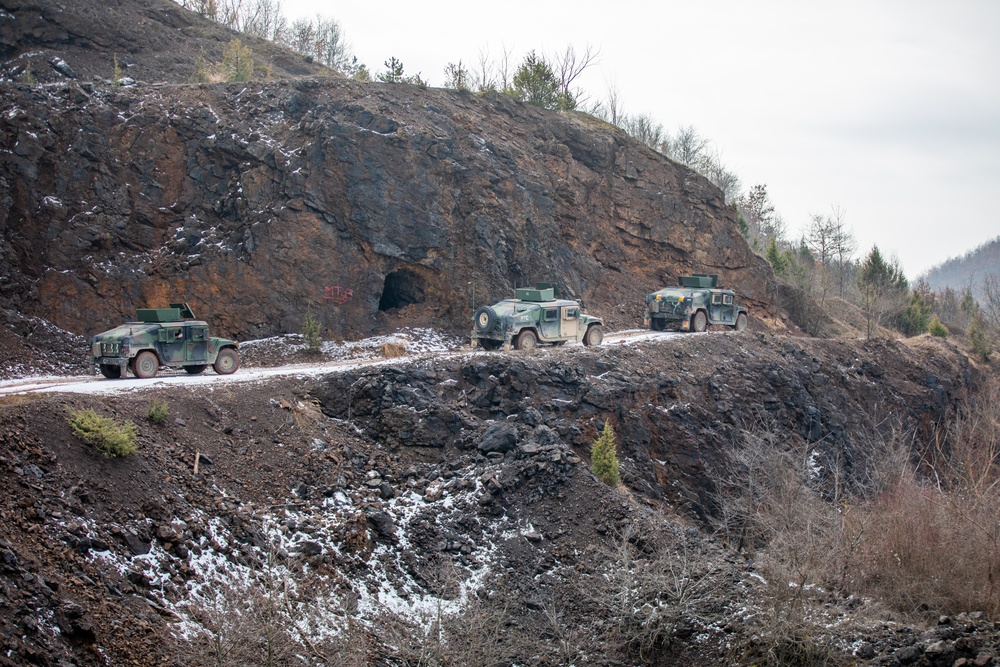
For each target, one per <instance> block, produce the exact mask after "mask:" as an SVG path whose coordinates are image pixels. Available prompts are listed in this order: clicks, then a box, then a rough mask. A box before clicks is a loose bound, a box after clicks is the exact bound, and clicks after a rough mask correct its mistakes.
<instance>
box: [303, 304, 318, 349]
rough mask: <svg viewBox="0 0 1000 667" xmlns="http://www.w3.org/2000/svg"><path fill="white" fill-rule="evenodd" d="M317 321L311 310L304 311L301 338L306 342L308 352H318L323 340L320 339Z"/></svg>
mask: <svg viewBox="0 0 1000 667" xmlns="http://www.w3.org/2000/svg"><path fill="white" fill-rule="evenodd" d="M319 334H320V326H319V320H317V319H316V316H315V315H313V312H312V308H309V309H308V310H306V317H305V319H304V320H303V321H302V337H303V338H304V339H305V341H306V348H307V349H308V350H309V351H310V352H319V348H320V345H322V344H323V339H322V338H320V335H319Z"/></svg>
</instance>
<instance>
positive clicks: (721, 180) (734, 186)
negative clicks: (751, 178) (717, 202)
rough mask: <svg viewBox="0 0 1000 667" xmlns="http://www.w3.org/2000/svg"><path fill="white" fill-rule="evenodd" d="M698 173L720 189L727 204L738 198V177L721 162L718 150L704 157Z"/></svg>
mask: <svg viewBox="0 0 1000 667" xmlns="http://www.w3.org/2000/svg"><path fill="white" fill-rule="evenodd" d="M700 173H701V175H702V176H704V177H705V178H707V179H708V180H710V181H712V183H713V184H715V186H716V187H717V188H719V189H720V190H722V195H723V197H725V199H726V203H727V204H731V203H733V202H735V201H736V200H737V199H738V198H739V196H740V177H739V176H737V175H736V174H735V173H733V172H731V171H729V170H728V169H727V168H726V167H725V166H724V165H723V164H722V157H721V156H720V155H719V153H718V152H715V153H712V154H711V155H707V156H706V157H705V160H704V161H703V166H702V169H701V171H700Z"/></svg>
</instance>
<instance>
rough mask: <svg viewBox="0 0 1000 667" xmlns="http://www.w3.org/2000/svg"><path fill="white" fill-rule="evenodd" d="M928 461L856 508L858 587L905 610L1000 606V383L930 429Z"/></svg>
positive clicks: (995, 611) (994, 611) (853, 568)
mask: <svg viewBox="0 0 1000 667" xmlns="http://www.w3.org/2000/svg"><path fill="white" fill-rule="evenodd" d="M929 435H930V444H929V446H928V447H927V448H926V449H925V450H924V451H923V452H922V456H921V460H920V466H919V468H916V469H913V470H912V471H911V472H910V474H907V475H904V476H900V477H899V478H898V479H897V480H896V483H895V484H894V485H893V486H892V487H891V488H890V489H889V490H888V491H887V492H885V493H883V494H882V495H880V496H879V497H878V498H876V499H875V500H874V501H873V502H871V503H868V504H866V505H863V506H860V507H858V508H856V510H855V515H856V517H857V520H863V521H865V522H866V523H867V524H868V528H867V530H866V531H865V532H866V538H865V539H864V540H863V544H862V548H860V549H859V550H858V552H857V553H856V554H854V557H853V558H852V560H851V563H850V566H849V567H848V568H847V569H848V571H849V572H851V573H852V576H851V578H850V581H849V584H850V585H851V586H852V587H853V588H854V589H856V590H860V591H863V592H866V593H869V594H875V595H879V596H880V597H881V598H882V599H884V600H885V601H886V602H887V603H888V604H890V605H891V606H892V607H894V608H895V609H898V610H900V611H902V612H913V611H914V610H917V609H918V608H929V609H931V610H934V611H937V612H939V613H956V612H960V611H971V610H977V611H984V612H986V613H987V614H989V615H990V616H992V617H994V618H995V617H997V616H998V615H1000V585H998V582H997V578H998V577H1000V383H997V382H995V381H994V382H992V383H991V384H990V385H989V386H987V387H986V388H985V389H984V390H983V391H982V392H981V393H980V395H978V396H977V397H976V398H975V400H974V401H972V402H970V404H969V405H968V406H967V407H966V408H965V409H963V410H962V411H961V413H960V414H958V415H957V416H956V417H955V418H954V419H953V420H952V422H951V424H950V425H949V426H948V427H946V428H944V429H941V430H938V431H933V432H931V433H930V434H929Z"/></svg>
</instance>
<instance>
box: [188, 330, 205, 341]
mask: <svg viewBox="0 0 1000 667" xmlns="http://www.w3.org/2000/svg"><path fill="white" fill-rule="evenodd" d="M191 340H205V329H202V328H197V329H191Z"/></svg>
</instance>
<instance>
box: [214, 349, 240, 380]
mask: <svg viewBox="0 0 1000 667" xmlns="http://www.w3.org/2000/svg"><path fill="white" fill-rule="evenodd" d="M239 367H240V355H238V354H236V350H234V349H233V348H231V347H227V348H226V349H224V350H222V351H221V352H219V356H217V357H216V358H215V363H214V364H212V368H213V369H215V372H216V373H218V374H219V375H231V374H233V373H235V372H236V369H237V368H239Z"/></svg>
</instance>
